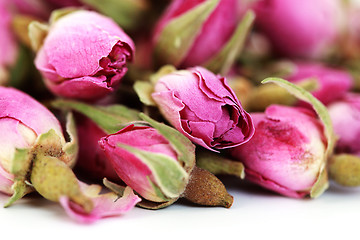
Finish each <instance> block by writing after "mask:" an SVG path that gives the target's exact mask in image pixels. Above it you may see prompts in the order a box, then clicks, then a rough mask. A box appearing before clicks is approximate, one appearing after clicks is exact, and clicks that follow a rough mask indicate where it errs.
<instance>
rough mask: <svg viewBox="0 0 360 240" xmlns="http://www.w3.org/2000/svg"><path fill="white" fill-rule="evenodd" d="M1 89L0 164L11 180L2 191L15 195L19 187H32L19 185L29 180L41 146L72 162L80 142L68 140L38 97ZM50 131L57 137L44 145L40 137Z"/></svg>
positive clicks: (26, 189)
mask: <svg viewBox="0 0 360 240" xmlns="http://www.w3.org/2000/svg"><path fill="white" fill-rule="evenodd" d="M0 92H1V94H0V129H1V132H2V134H1V136H0V142H1V144H0V167H1V169H2V170H1V172H3V173H5V174H4V175H3V177H4V176H5V177H6V179H7V180H8V181H7V184H6V185H5V190H4V191H3V192H5V193H7V194H10V195H13V196H15V195H16V194H17V192H18V191H23V194H25V193H26V192H28V191H30V190H31V188H30V187H29V186H26V185H23V186H22V187H21V188H19V189H17V187H16V186H17V183H24V181H25V180H29V179H26V177H28V176H27V175H28V171H30V165H31V164H32V161H33V158H34V156H33V154H35V155H36V153H37V152H39V151H40V150H39V149H41V151H43V152H46V154H47V155H50V156H56V157H60V158H61V159H62V160H63V162H64V163H65V164H66V165H68V166H73V164H74V163H75V159H76V156H77V146H76V142H69V143H66V141H65V138H64V136H63V133H62V129H61V126H60V123H59V121H58V120H57V119H56V118H55V116H54V115H53V114H52V113H51V112H50V111H49V110H47V109H46V108H45V107H44V106H42V105H41V104H40V103H38V102H37V101H36V100H34V99H33V98H31V97H30V96H28V95H26V94H25V93H22V92H20V91H18V90H16V89H13V88H5V87H0ZM48 135H52V136H53V139H54V140H53V141H51V142H49V141H48V142H47V143H48V144H47V145H41V139H44V138H46V137H44V136H48ZM72 140H73V141H74V140H75V139H72ZM43 143H45V142H43ZM1 185H3V184H1ZM2 188H4V186H2ZM20 197H21V196H20Z"/></svg>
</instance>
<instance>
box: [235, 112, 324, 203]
mask: <svg viewBox="0 0 360 240" xmlns="http://www.w3.org/2000/svg"><path fill="white" fill-rule="evenodd" d="M251 116H252V117H253V120H254V124H255V128H256V131H255V134H254V137H253V138H252V139H251V140H250V141H249V142H248V143H246V144H244V145H242V146H239V147H236V148H232V149H230V150H229V151H230V154H231V155H232V157H233V158H234V159H236V160H239V161H241V162H242V163H243V164H244V165H245V173H246V175H245V176H246V178H247V179H249V180H250V181H252V182H255V183H257V184H259V185H261V186H263V187H264V188H267V189H270V190H273V191H275V192H278V193H280V194H283V195H285V196H289V197H294V198H301V197H304V196H306V195H308V194H310V191H311V189H312V188H313V186H314V185H315V183H316V182H317V180H318V178H319V174H320V171H321V166H322V165H323V161H324V155H325V149H326V140H325V136H324V134H323V126H322V124H321V123H320V121H318V119H317V118H316V116H314V114H313V113H312V112H310V111H309V110H307V109H305V108H295V107H286V106H280V105H272V106H270V107H268V108H267V109H266V111H265V113H253V114H251Z"/></svg>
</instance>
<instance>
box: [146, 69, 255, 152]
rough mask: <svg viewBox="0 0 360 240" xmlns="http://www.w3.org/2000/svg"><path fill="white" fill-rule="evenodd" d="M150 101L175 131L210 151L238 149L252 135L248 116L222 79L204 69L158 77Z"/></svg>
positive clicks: (251, 124) (252, 130)
mask: <svg viewBox="0 0 360 240" xmlns="http://www.w3.org/2000/svg"><path fill="white" fill-rule="evenodd" d="M152 97H153V99H154V100H155V102H156V103H157V105H158V107H159V109H160V111H161V112H162V114H163V116H164V117H165V118H166V119H167V120H168V121H169V122H170V123H171V124H172V125H173V126H174V127H175V128H176V129H177V130H178V131H180V132H181V133H182V134H184V135H185V136H186V137H187V138H189V139H190V140H191V141H193V142H194V143H197V144H199V145H201V146H203V147H205V148H208V149H210V150H214V151H216V150H219V149H224V148H230V147H235V146H239V145H241V144H243V143H245V142H247V141H249V139H250V138H251V137H252V135H253V134H254V126H253V123H252V120H251V117H250V115H249V114H248V113H247V112H245V110H244V109H243V108H242V106H241V103H240V102H239V100H238V99H237V97H236V96H235V94H234V92H233V91H232V90H231V88H230V87H229V86H228V85H227V83H226V79H225V78H223V77H220V76H216V75H214V74H213V73H211V72H210V71H208V70H206V69H205V68H202V67H196V68H190V69H188V70H183V71H176V72H173V73H171V74H168V75H165V76H163V77H161V78H160V79H159V81H158V82H157V83H156V85H155V92H154V93H153V94H152Z"/></svg>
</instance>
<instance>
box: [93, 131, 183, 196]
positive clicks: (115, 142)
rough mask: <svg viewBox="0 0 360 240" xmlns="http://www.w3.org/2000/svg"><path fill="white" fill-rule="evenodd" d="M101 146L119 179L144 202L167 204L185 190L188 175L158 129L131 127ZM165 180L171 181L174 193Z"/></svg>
mask: <svg viewBox="0 0 360 240" xmlns="http://www.w3.org/2000/svg"><path fill="white" fill-rule="evenodd" d="M99 144H100V146H101V147H102V148H103V150H104V151H105V154H106V156H107V157H108V158H109V159H110V161H111V163H112V165H113V167H114V169H115V171H116V172H117V174H118V175H119V177H120V178H121V179H122V180H123V181H124V182H125V183H126V184H127V185H128V186H129V187H131V188H132V189H134V191H136V192H137V193H139V194H140V195H141V196H142V197H144V198H145V199H147V200H150V201H153V202H165V201H168V200H170V199H172V198H178V197H179V196H180V194H181V193H182V192H183V191H184V188H185V186H186V184H187V181H188V174H187V173H186V172H185V170H183V169H182V166H181V165H180V164H178V156H177V153H176V152H175V150H174V148H173V147H172V146H171V144H170V143H169V141H168V140H167V139H165V137H164V136H162V135H161V134H160V133H159V132H158V131H157V130H156V129H154V128H152V127H147V126H134V125H130V126H128V127H126V128H124V129H122V130H120V131H119V132H117V133H115V134H111V135H108V136H106V137H104V138H102V139H101V140H100V142H99ZM165 169H166V170H165ZM164 170H165V172H164ZM173 170H175V171H173ZM167 172H170V173H172V174H170V175H169V174H168V173H167ZM178 174H180V178H178V176H179V175H178ZM182 175H183V177H185V178H183V177H181V176H182ZM169 176H170V177H171V176H172V177H171V178H172V179H171V180H170V179H169ZM164 181H167V182H172V184H171V185H172V187H171V191H169V188H168V186H166V185H164V184H163V183H164Z"/></svg>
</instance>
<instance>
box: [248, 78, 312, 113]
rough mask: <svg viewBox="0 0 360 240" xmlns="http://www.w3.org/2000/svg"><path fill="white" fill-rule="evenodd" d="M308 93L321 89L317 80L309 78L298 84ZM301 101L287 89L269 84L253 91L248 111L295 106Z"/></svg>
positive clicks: (249, 99) (249, 98)
mask: <svg viewBox="0 0 360 240" xmlns="http://www.w3.org/2000/svg"><path fill="white" fill-rule="evenodd" d="M296 85H297V86H299V87H301V88H303V89H304V90H306V91H315V90H316V89H317V88H318V87H319V83H318V80H317V79H316V78H308V79H304V80H303V81H301V82H299V83H297V84H296ZM298 101H299V100H298V99H297V97H296V96H294V95H293V94H291V93H290V92H289V91H288V90H287V89H285V88H283V87H281V86H279V85H277V84H275V83H269V84H266V85H260V86H258V87H256V88H255V89H253V90H252V92H251V94H250V96H249V97H248V100H247V102H248V105H247V107H248V109H247V110H248V111H251V112H263V111H264V110H265V109H266V108H267V107H268V106H270V105H271V104H280V105H287V106H294V105H295V104H296V103H297V102H298Z"/></svg>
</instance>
